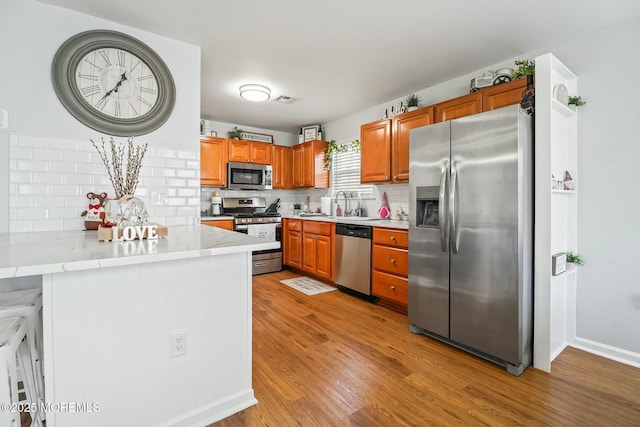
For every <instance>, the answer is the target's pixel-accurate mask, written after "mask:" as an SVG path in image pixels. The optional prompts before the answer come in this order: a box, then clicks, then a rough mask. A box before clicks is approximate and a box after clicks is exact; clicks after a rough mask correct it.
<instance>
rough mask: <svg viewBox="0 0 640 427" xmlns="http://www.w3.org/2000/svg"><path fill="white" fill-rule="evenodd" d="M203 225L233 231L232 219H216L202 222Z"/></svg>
mask: <svg viewBox="0 0 640 427" xmlns="http://www.w3.org/2000/svg"><path fill="white" fill-rule="evenodd" d="M202 224H204V225H210V226H212V227H218V228H224V229H225V230H231V231H233V220H232V219H216V220H211V221H202Z"/></svg>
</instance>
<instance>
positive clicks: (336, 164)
mask: <svg viewBox="0 0 640 427" xmlns="http://www.w3.org/2000/svg"><path fill="white" fill-rule="evenodd" d="M332 160H333V161H332V165H331V195H332V197H334V198H335V197H336V193H337V192H338V191H340V190H342V191H345V192H346V193H347V194H348V195H349V198H350V199H357V198H360V199H373V198H374V197H373V185H370V184H360V152H356V151H344V152H341V153H334V155H333V159H332Z"/></svg>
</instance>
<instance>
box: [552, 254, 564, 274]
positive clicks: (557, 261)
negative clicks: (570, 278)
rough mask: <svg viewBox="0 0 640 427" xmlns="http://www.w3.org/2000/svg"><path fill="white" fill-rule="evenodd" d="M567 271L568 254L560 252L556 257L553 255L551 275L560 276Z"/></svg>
mask: <svg viewBox="0 0 640 427" xmlns="http://www.w3.org/2000/svg"><path fill="white" fill-rule="evenodd" d="M566 270H567V254H566V252H559V253H557V254H555V255H551V274H552V275H553V276H558V275H559V274H562V273H564V272H565V271H566Z"/></svg>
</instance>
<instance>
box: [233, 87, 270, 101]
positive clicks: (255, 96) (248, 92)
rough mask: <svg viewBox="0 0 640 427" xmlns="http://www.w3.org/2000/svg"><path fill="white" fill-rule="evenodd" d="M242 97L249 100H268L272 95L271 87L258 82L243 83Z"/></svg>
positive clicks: (241, 88)
mask: <svg viewBox="0 0 640 427" xmlns="http://www.w3.org/2000/svg"><path fill="white" fill-rule="evenodd" d="M240 97H241V98H244V99H247V100H249V101H266V100H267V99H269V98H270V97H271V89H269V88H268V87H266V86H263V85H256V84H249V85H242V86H240Z"/></svg>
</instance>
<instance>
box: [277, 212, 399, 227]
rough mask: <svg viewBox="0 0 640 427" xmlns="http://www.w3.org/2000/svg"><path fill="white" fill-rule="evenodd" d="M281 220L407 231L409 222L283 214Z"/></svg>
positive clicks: (372, 218) (355, 217)
mask: <svg viewBox="0 0 640 427" xmlns="http://www.w3.org/2000/svg"><path fill="white" fill-rule="evenodd" d="M282 217H283V218H289V219H302V220H305V221H324V222H335V223H338V222H339V223H341V224H355V225H358V224H360V225H369V226H371V227H385V228H400V229H404V230H408V229H409V221H400V220H397V219H380V218H375V217H357V216H328V215H321V214H317V215H315V214H314V215H311V216H307V215H287V214H283V215H282Z"/></svg>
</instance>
